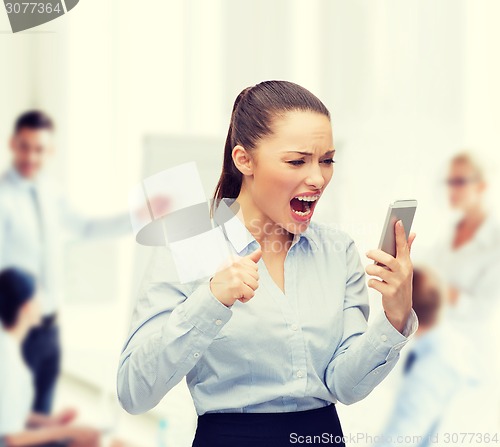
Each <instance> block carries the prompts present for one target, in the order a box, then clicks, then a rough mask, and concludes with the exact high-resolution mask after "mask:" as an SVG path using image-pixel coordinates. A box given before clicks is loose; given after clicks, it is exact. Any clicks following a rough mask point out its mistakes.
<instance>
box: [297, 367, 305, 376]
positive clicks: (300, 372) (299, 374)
mask: <svg viewBox="0 0 500 447" xmlns="http://www.w3.org/2000/svg"><path fill="white" fill-rule="evenodd" d="M303 376H304V373H303V372H302V371H301V370H300V369H299V370H298V371H297V377H303Z"/></svg>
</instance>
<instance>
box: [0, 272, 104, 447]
mask: <svg viewBox="0 0 500 447" xmlns="http://www.w3.org/2000/svg"><path fill="white" fill-rule="evenodd" d="M39 322H40V305H39V298H38V297H37V296H36V282H35V278H34V276H33V275H32V274H30V273H29V272H26V271H24V270H22V269H19V268H13V267H10V268H7V269H4V270H2V271H0V358H1V361H0V445H2V446H6V447H18V446H31V445H37V446H48V445H52V446H54V445H56V444H58V445H64V444H66V445H71V446H75V447H76V446H82V447H94V446H97V445H98V442H99V432H98V431H97V430H94V429H92V428H88V427H79V426H75V425H73V424H72V421H73V420H74V418H75V417H76V411H75V410H73V409H67V410H63V411H62V412H60V413H58V414H57V415H55V416H47V415H44V414H39V413H34V412H32V411H31V405H32V400H33V398H34V388H33V380H32V376H31V373H30V371H29V369H28V367H27V366H26V364H25V362H24V359H23V358H22V354H21V345H22V342H23V340H24V339H25V337H26V336H27V334H28V332H29V331H30V329H31V328H32V327H34V326H35V325H37V324H39Z"/></svg>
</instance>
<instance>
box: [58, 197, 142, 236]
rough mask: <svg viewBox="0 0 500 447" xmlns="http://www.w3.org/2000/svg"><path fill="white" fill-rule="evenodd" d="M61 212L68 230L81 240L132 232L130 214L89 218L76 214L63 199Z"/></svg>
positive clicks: (60, 201)
mask: <svg viewBox="0 0 500 447" xmlns="http://www.w3.org/2000/svg"><path fill="white" fill-rule="evenodd" d="M59 211H60V216H61V221H62V222H63V225H64V227H65V228H66V230H68V231H70V232H71V233H73V234H75V235H77V236H78V237H81V238H88V239H99V238H106V237H116V236H121V235H125V234H128V233H130V232H131V231H132V224H131V222H130V215H129V214H128V213H123V214H118V215H115V216H110V217H103V218H95V217H94V218H92V217H87V216H83V215H81V214H79V213H77V212H75V210H74V209H73V208H72V207H71V206H70V205H69V203H68V202H67V201H66V199H65V198H63V197H60V198H59Z"/></svg>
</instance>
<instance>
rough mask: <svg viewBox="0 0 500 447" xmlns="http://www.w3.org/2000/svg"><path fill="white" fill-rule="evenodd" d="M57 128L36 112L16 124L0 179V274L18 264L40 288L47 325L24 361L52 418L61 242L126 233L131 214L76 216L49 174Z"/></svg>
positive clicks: (34, 335)
mask: <svg viewBox="0 0 500 447" xmlns="http://www.w3.org/2000/svg"><path fill="white" fill-rule="evenodd" d="M53 132H54V124H53V122H52V120H51V118H50V117H49V116H47V115H46V114H45V113H43V112H41V111H38V110H33V111H29V112H26V113H24V114H22V115H21V116H20V117H19V118H18V119H17V121H16V123H15V126H14V131H13V135H12V138H11V140H10V147H11V150H12V165H11V167H10V168H9V169H8V170H7V171H6V172H5V173H4V174H3V175H2V176H0V269H2V268H5V267H8V266H12V265H16V266H19V267H22V268H24V269H26V270H28V271H30V272H32V273H33V274H34V275H35V276H36V277H37V278H38V280H39V283H40V301H41V308H42V316H43V318H42V323H41V325H40V326H39V327H37V328H34V329H33V330H32V331H31V332H30V334H29V335H28V337H27V339H26V341H25V343H24V347H23V351H24V358H25V360H26V361H27V363H28V366H29V367H30V369H31V370H32V373H33V375H34V379H35V399H34V404H33V409H34V410H35V411H37V412H39V413H45V414H49V413H50V411H51V407H52V400H53V394H54V390H55V385H56V380H57V377H58V373H59V368H60V342H59V330H58V325H57V321H56V320H57V318H56V317H57V310H58V302H59V296H58V295H59V294H60V292H61V286H60V284H59V279H60V276H61V275H60V273H59V269H60V267H61V266H62V262H61V260H60V258H61V256H60V252H59V251H60V248H61V246H62V244H61V242H62V240H61V237H62V235H63V234H64V232H65V230H69V231H71V232H72V233H73V234H76V235H78V236H81V237H99V236H112V235H120V234H126V233H128V232H129V231H130V230H131V224H130V217H129V214H128V213H124V214H123V215H120V216H116V217H112V218H105V219H100V220H96V219H86V218H83V217H81V216H79V215H78V214H76V213H74V212H73V211H71V209H70V208H69V207H68V206H67V203H66V202H65V200H64V197H63V196H62V194H61V192H60V190H59V189H58V188H57V187H56V185H55V184H53V182H52V181H51V179H50V178H49V177H48V175H46V174H45V173H44V171H43V168H44V166H45V164H46V162H47V160H48V158H49V157H50V156H51V155H52V153H53V151H54V149H53Z"/></svg>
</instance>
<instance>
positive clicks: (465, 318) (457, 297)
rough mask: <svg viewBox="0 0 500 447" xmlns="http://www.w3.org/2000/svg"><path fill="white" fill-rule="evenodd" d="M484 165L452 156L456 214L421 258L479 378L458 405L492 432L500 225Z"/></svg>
mask: <svg viewBox="0 0 500 447" xmlns="http://www.w3.org/2000/svg"><path fill="white" fill-rule="evenodd" d="M485 166H486V165H485V163H484V161H483V160H482V159H481V158H479V156H478V155H477V154H474V153H472V152H466V151H465V152H459V153H457V154H456V155H455V156H453V157H452V159H451V160H450V163H449V168H448V173H447V178H446V184H447V187H448V200H449V203H450V207H451V209H452V210H453V212H454V213H455V214H454V216H455V217H454V218H453V219H452V221H451V222H447V223H446V225H445V227H444V228H443V231H441V232H439V236H440V237H439V239H438V242H437V243H436V244H434V245H433V246H431V247H430V248H429V250H428V251H427V250H426V252H424V253H423V254H422V256H421V257H420V258H421V259H420V260H421V262H425V263H427V264H428V265H429V266H430V267H431V268H433V269H434V270H435V271H436V272H437V273H438V274H439V275H440V276H441V278H442V280H443V281H444V282H445V283H446V285H447V288H448V294H447V295H448V301H449V306H447V310H446V312H445V315H444V316H443V319H444V320H445V321H446V322H447V323H448V324H449V325H450V326H451V327H452V328H454V329H455V330H456V331H457V332H460V333H461V334H463V336H464V337H466V338H467V339H468V340H469V341H470V342H471V346H473V348H472V349H469V350H466V349H464V348H460V349H461V352H462V355H463V356H464V357H467V358H468V359H469V363H470V364H471V365H472V366H474V367H475V373H476V375H477V377H478V381H477V384H476V386H475V388H474V390H473V391H472V392H471V393H469V397H467V398H466V397H465V396H464V398H463V403H462V407H463V408H464V409H465V412H467V415H468V416H467V417H468V420H469V424H471V425H472V426H473V427H475V431H479V430H478V427H480V426H481V427H486V428H487V427H496V428H495V429H496V430H497V429H498V421H499V417H500V412H499V406H498V401H499V394H500V393H499V391H500V390H499V386H498V372H499V364H500V355H499V350H498V346H497V344H498V339H499V335H500V333H499V325H498V322H499V320H500V281H499V278H500V223H499V221H498V217H497V216H496V215H495V214H494V210H493V209H489V208H488V206H487V193H488V180H489V179H488V178H487V176H486V172H487V171H486V168H485Z"/></svg>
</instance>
